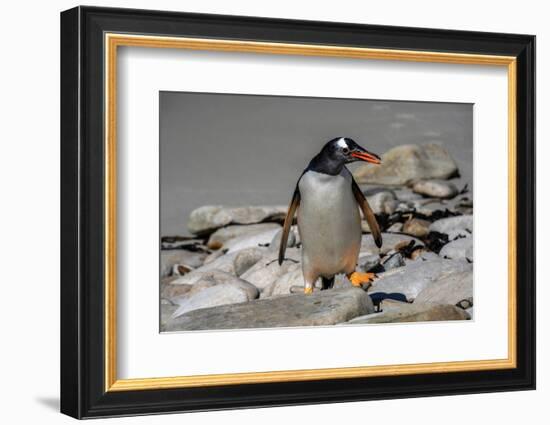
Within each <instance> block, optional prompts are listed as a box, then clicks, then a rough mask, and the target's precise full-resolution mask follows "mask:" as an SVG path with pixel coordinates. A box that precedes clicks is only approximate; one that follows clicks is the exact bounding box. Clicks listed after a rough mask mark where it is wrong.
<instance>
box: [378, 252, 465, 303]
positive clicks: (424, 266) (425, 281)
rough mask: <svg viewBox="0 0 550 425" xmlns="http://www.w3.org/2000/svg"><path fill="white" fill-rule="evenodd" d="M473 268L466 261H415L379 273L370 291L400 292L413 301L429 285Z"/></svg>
mask: <svg viewBox="0 0 550 425" xmlns="http://www.w3.org/2000/svg"><path fill="white" fill-rule="evenodd" d="M471 270H472V265H471V264H469V263H467V262H465V261H455V260H443V259H439V260H432V261H414V262H411V263H409V264H408V265H406V266H405V267H399V268H396V269H393V270H390V271H388V272H386V273H383V274H381V275H379V278H378V279H375V280H374V281H373V283H372V287H371V289H370V290H369V293H370V294H375V293H378V292H381V293H388V294H389V293H400V294H403V295H404V296H405V297H406V299H407V300H408V301H412V300H414V299H415V298H416V297H417V296H418V294H419V293H420V292H421V291H423V290H424V289H426V288H427V287H429V286H433V285H438V284H439V282H440V281H441V280H442V279H444V278H445V277H447V276H450V275H452V274H455V273H460V272H465V271H471Z"/></svg>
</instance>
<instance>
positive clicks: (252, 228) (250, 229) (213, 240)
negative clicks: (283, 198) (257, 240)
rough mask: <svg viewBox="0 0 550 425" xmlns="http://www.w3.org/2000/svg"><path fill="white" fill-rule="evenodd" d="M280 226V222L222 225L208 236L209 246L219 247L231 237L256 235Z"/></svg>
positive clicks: (211, 247)
mask: <svg viewBox="0 0 550 425" xmlns="http://www.w3.org/2000/svg"><path fill="white" fill-rule="evenodd" d="M280 228H281V225H280V224H278V223H258V224H232V225H230V226H227V227H222V228H221V229H218V230H216V231H215V232H214V233H212V234H211V235H210V237H209V238H208V248H210V249H219V248H221V247H222V246H223V245H224V244H225V243H226V242H227V241H229V240H231V239H234V238H238V237H242V236H251V235H256V234H259V233H263V232H265V231H268V230H274V229H275V230H277V229H280Z"/></svg>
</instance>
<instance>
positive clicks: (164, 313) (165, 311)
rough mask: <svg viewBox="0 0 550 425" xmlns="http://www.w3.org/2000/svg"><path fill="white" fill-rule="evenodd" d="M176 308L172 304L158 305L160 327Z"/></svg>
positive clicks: (162, 326)
mask: <svg viewBox="0 0 550 425" xmlns="http://www.w3.org/2000/svg"><path fill="white" fill-rule="evenodd" d="M177 309H178V306H177V305H174V304H161V305H160V328H161V329H163V328H164V326H166V323H167V322H168V321H169V320H170V319H171V318H172V315H173V314H174V313H175V312H176V310H177Z"/></svg>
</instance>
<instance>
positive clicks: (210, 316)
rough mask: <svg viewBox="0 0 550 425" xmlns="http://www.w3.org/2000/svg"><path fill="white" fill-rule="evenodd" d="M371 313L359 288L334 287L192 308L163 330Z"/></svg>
mask: <svg viewBox="0 0 550 425" xmlns="http://www.w3.org/2000/svg"><path fill="white" fill-rule="evenodd" d="M372 312H374V306H373V304H372V300H371V299H370V297H369V296H368V295H367V293H366V292H365V291H363V290H362V289H357V288H352V289H334V290H330V291H320V292H316V293H313V294H311V295H303V294H294V295H287V296H280V297H274V298H269V299H260V300H255V301H251V302H247V303H242V304H230V305H225V306H218V307H214V308H205V309H200V310H195V311H191V312H189V313H186V314H184V315H182V316H180V317H177V318H174V319H172V320H169V321H168V322H167V323H166V324H164V326H163V329H162V330H163V331H167V332H174V331H186V330H206V329H247V328H272V327H297V326H327V325H334V324H338V323H342V322H347V321H349V320H351V319H352V318H354V317H357V316H362V315H366V314H369V313H372Z"/></svg>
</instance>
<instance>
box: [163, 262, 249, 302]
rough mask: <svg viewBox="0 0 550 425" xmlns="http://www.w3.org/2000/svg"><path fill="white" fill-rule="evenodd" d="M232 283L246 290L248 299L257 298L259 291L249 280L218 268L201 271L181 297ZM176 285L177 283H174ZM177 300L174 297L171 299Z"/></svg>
mask: <svg viewBox="0 0 550 425" xmlns="http://www.w3.org/2000/svg"><path fill="white" fill-rule="evenodd" d="M229 284H231V285H233V286H236V287H238V288H239V289H241V290H243V291H245V292H246V294H247V296H248V298H249V299H251V300H253V299H255V298H258V296H259V291H258V288H256V287H255V286H254V285H252V284H251V283H250V282H247V281H246V280H244V279H240V278H238V277H236V276H234V275H232V274H230V273H225V272H222V271H219V270H211V271H208V272H201V274H200V277H199V278H198V279H197V280H196V281H195V283H193V285H192V286H191V289H190V290H189V292H187V293H185V294H184V295H183V297H189V296H191V295H194V294H195V293H197V292H200V291H202V290H203V289H206V288H210V287H211V286H216V285H229ZM176 285H177V284H176ZM173 300H174V301H175V302H178V300H177V299H176V298H174V299H173Z"/></svg>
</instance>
